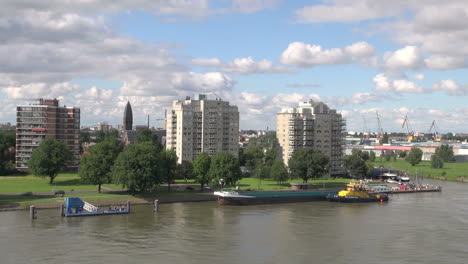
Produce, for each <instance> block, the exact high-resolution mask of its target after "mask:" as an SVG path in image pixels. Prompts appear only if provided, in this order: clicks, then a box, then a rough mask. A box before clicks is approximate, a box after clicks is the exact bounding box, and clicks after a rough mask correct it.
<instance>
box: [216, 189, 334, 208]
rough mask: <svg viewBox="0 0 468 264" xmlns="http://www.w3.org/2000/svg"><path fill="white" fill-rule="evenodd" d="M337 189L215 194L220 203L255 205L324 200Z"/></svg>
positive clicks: (221, 192) (224, 192)
mask: <svg viewBox="0 0 468 264" xmlns="http://www.w3.org/2000/svg"><path fill="white" fill-rule="evenodd" d="M337 192H338V190H336V189H321V190H315V191H271V192H243V193H238V192H235V191H220V192H214V193H213V194H214V195H215V196H217V197H218V204H219V205H253V204H276V203H297V202H310V201H324V200H326V198H327V196H328V195H330V194H336V193H337Z"/></svg>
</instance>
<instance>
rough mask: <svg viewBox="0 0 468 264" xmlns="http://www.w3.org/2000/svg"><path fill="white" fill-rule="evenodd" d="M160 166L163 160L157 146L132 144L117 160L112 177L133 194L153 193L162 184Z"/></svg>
mask: <svg viewBox="0 0 468 264" xmlns="http://www.w3.org/2000/svg"><path fill="white" fill-rule="evenodd" d="M160 166H161V158H160V155H159V152H158V149H157V147H156V146H155V145H153V144H146V143H136V144H131V145H128V146H126V147H125V149H124V151H122V152H121V153H120V154H119V156H118V157H117V159H116V160H115V163H114V166H113V167H112V177H113V179H114V181H115V183H117V184H121V185H123V186H124V187H126V188H128V190H129V191H130V192H131V193H136V192H144V191H152V190H154V189H155V188H156V187H157V186H159V185H160V184H161V183H162V173H161V167H160Z"/></svg>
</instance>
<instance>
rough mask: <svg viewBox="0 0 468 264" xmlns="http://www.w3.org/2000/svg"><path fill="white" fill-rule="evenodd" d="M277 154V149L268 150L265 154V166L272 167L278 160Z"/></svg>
mask: <svg viewBox="0 0 468 264" xmlns="http://www.w3.org/2000/svg"><path fill="white" fill-rule="evenodd" d="M276 153H277V151H276V148H271V149H268V150H267V151H266V152H265V164H267V165H269V166H272V165H273V163H274V162H275V160H276Z"/></svg>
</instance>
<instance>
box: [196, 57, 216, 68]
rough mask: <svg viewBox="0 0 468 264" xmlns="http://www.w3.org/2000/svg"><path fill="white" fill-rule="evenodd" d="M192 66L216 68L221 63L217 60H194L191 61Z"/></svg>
mask: <svg viewBox="0 0 468 264" xmlns="http://www.w3.org/2000/svg"><path fill="white" fill-rule="evenodd" d="M191 62H192V64H194V65H198V66H203V67H216V66H219V65H221V61H220V60H219V59H218V58H209V59H208V58H195V59H192V61H191Z"/></svg>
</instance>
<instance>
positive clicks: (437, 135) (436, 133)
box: [429, 119, 442, 142]
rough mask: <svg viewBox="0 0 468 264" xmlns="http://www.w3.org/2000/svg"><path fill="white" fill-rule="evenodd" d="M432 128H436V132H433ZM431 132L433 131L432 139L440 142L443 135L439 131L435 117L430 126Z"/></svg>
mask: <svg viewBox="0 0 468 264" xmlns="http://www.w3.org/2000/svg"><path fill="white" fill-rule="evenodd" d="M432 129H434V133H432ZM429 133H432V139H433V140H434V141H435V142H440V141H441V140H442V136H441V134H440V133H439V129H438V128H437V124H436V121H435V119H434V120H433V121H432V124H431V127H430V128H429Z"/></svg>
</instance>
